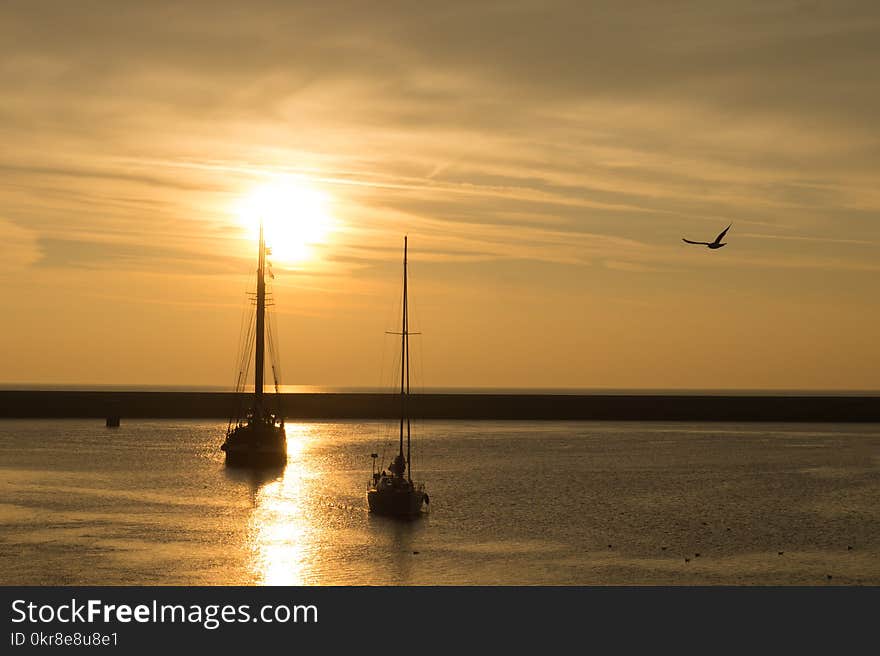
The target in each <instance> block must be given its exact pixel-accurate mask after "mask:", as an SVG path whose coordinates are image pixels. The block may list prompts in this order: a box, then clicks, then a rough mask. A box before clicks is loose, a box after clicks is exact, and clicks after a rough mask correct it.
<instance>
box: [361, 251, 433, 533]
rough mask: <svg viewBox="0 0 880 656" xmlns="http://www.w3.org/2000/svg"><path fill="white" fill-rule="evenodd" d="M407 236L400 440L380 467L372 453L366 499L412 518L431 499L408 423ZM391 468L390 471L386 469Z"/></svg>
mask: <svg viewBox="0 0 880 656" xmlns="http://www.w3.org/2000/svg"><path fill="white" fill-rule="evenodd" d="M406 250H407V238H406V237H404V238H403V320H402V327H401V331H400V333H393V334H399V335H400V443H399V446H400V448H399V451H398V453H397V455H396V456H395V457H394V460H393V461H392V462H391V464H390V465H389V466H388V471H385V470H382V471H379V469H378V466H377V463H376V460H377V459H378V457H379V456H378V454H376V453H372V454H370V457H371V458H372V461H373V466H372V474H371V477H370V482H369V484H368V487H367V503H368V504H369V506H370V512H372V513H375V514H377V515H386V516H389V517H399V518H412V517H417V516H418V515H419V514H420V513H421V511H422V505H423V504H425V505H427V504H428V503H430V499H429V498H428V494H427V492H426V491H425V485H424V483H415V482H413V479H412V456H411V453H412V451H411V426H410V414H409V394H410V391H409V336H410V332H409V316H408V311H407V289H406V286H407V271H406ZM404 427H405V428H406V455H404V451H403V436H404ZM389 472H390V473H389Z"/></svg>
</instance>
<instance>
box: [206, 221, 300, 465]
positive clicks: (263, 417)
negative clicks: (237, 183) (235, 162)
mask: <svg viewBox="0 0 880 656" xmlns="http://www.w3.org/2000/svg"><path fill="white" fill-rule="evenodd" d="M268 253H269V250H268V249H267V248H266V242H265V239H264V237H263V223H262V221H261V222H260V245H259V255H258V257H257V293H256V299H255V300H256V313H255V322H254V326H253V329H251V324H250V321H248V325H247V332H246V336H245V338H244V340H243V343H242V353H241V354H240V356H239V358H240V359H239V363H240V364H239V373H238V379H237V381H236V386H235V391H236V392H238V393H239V394H241V393H242V392H243V391H244V383H245V378H246V376H247V372H248V368H249V367H248V364H249V360H250V355H251V343H252V342H251V340H253V344H254V351H253V354H254V361H255V363H254V394H253V397H252V398H251V399H250V401H249V403H248V404H247V406H246V407H242V406H240V407H239V408H238V412H237V413H236V415H234V416H232V417H231V418H230V420H229V424H228V426H227V428H226V439H225V440H224V442H223V444H222V445H221V446H220V450H221V451H224V452H225V453H226V465H227V466H243V467H281V466H283V465H285V464H286V463H287V434H286V432H285V428H284V417H283V416H282V413H281V409H280V407H278V405H277V401H278V399H280V396H279V395H278V375H277V367H276V366H274V365H273V366H272V373H273V378H274V379H275V392H276V393H275V401H276V404H275V407H274V408H272V407H270V402H269V400H268V399H267V397H266V395H265V394H264V391H263V387H264V378H265V376H264V367H265V355H266V332H267V325H266V255H267V254H268ZM269 336H270V339H269V342H270V351H272V352H273V353H274V348H271V346H272V339H271V332H270V334H269Z"/></svg>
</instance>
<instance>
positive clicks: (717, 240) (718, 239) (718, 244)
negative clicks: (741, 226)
mask: <svg viewBox="0 0 880 656" xmlns="http://www.w3.org/2000/svg"><path fill="white" fill-rule="evenodd" d="M730 225H733V224H732V223H731V224H730ZM728 230H730V226H727V227H726V228H725V229H724V230H722V231H721V234H720V235H718V236H717V237H715V241H713V242H711V243H709V242H708V241H691V240H690V239H684V238H682V241H683V242H684V243H686V244H699V245H700V246H708V247H709V248H711V249H713V250H714V249H716V248H721V247H722V246H727V244H726V243H724V244H722V243H721V240H722V239H724V235H726V234H727V231H728Z"/></svg>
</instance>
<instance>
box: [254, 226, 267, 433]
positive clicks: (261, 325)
mask: <svg viewBox="0 0 880 656" xmlns="http://www.w3.org/2000/svg"><path fill="white" fill-rule="evenodd" d="M258 262H259V264H258V266H257V335H256V337H257V339H256V343H257V344H256V350H257V352H256V364H255V366H254V397H255V401H254V415H255V416H257V417H258V418H262V416H263V378H264V376H263V359H264V357H265V354H266V343H265V339H266V337H265V332H266V278H265V275H264V274H265V269H266V242H265V241H264V238H263V220H262V219H260V255H259V258H258Z"/></svg>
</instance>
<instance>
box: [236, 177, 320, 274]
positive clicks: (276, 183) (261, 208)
mask: <svg viewBox="0 0 880 656" xmlns="http://www.w3.org/2000/svg"><path fill="white" fill-rule="evenodd" d="M329 205H330V203H329V197H328V196H327V194H325V193H324V192H322V191H320V190H318V189H316V188H314V187H312V186H310V185H309V184H308V183H307V182H305V181H303V180H301V179H299V178H276V179H273V180H272V181H270V182H267V183H265V184H262V185H260V186H258V187H255V188H254V189H253V190H251V191H250V192H249V193H248V194H247V195H245V196H244V197H243V198H242V199H241V201H240V202H239V204H238V208H237V214H238V217H239V220H240V221H241V223H242V225H243V226H244V228H245V229H246V230H247V232H248V237H249V238H250V239H252V240H256V239H257V238H258V237H259V232H260V220H262V221H263V225H264V230H265V236H266V245H267V246H268V247H269V248H270V249H271V250H272V260H273V261H275V262H280V263H289V264H293V263H297V262H302V261H303V260H306V259H308V258H309V257H310V256H311V254H312V251H313V247H314V246H316V245H319V244H323V243H325V242H326V241H327V236H328V234H329V233H330V229H331V227H332V223H333V220H332V216H331V214H330V209H329Z"/></svg>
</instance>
